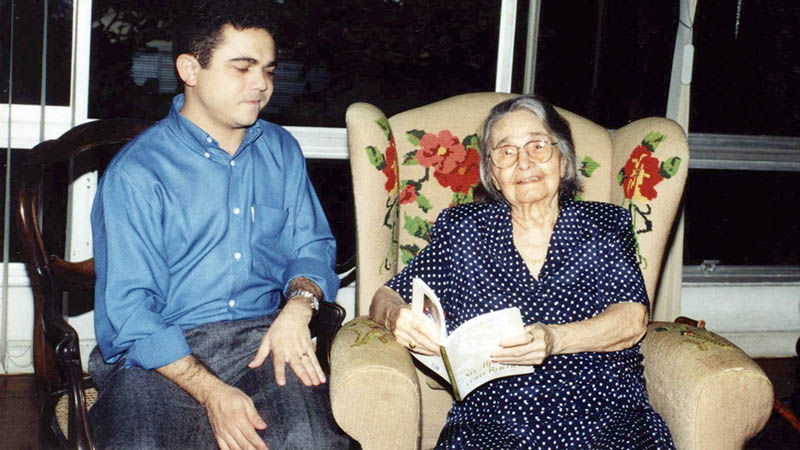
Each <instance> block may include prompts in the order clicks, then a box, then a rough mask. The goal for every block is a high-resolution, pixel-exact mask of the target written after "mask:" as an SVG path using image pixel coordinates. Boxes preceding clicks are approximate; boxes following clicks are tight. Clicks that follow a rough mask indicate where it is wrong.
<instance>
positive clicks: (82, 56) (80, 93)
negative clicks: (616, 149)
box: [0, 0, 800, 279]
mask: <svg viewBox="0 0 800 450" xmlns="http://www.w3.org/2000/svg"><path fill="white" fill-rule="evenodd" d="M520 1H524V0H520ZM92 6H93V2H92V0H73V28H72V67H71V83H70V99H71V104H70V106H47V105H22V104H12V105H9V104H7V103H0V142H3V143H5V144H7V145H9V146H10V147H11V148H32V147H33V146H34V145H36V144H37V143H38V142H39V141H40V139H41V138H44V139H53V138H57V137H58V136H60V135H61V134H63V133H64V132H66V131H67V130H69V129H70V128H72V127H74V126H76V125H79V124H82V123H85V122H88V121H91V120H94V119H92V118H90V117H88V109H89V108H88V106H89V105H88V103H89V68H90V53H91V29H92ZM499 8H500V24H499V25H500V26H499V39H498V53H497V67H496V83H495V91H497V92H510V90H511V83H512V76H513V72H514V70H513V69H514V67H513V64H514V35H515V26H516V21H517V8H518V0H501V2H500V4H499ZM539 8H540V1H539V0H529V14H530V17H529V18H528V23H529V24H531V25H533V26H534V27H535V28H537V29H535V30H533V32H532V33H531V32H529V33H528V34H529V39H528V42H529V43H535V42H536V35H537V33H538V23H539V21H538V12H539ZM534 15H535V16H534ZM530 37H532V38H530ZM527 50H528V52H529V55H528V58H526V66H528V67H527V68H526V69H527V72H526V73H528V74H530V73H532V65H535V63H536V61H535V57H534V58H531V56H530V55H531V53H530V52H531V51H533V52H534V53H532V54H533V55H535V49H527ZM528 76H529V75H528ZM528 76H526V78H525V82H526V83H528V82H529V80H528ZM530 82H531V83H532V80H531V81H530ZM526 86H527V84H526ZM43 118H44V121H45V123H44V128H43V130H44V135H43V136H40V133H41V131H40V125H41V121H42V119H43ZM11 121H13V129H12V127H10V126H9V123H10V122H11ZM286 128H287V129H288V130H289V131H290V132H291V133H292V134H294V136H295V137H296V138H297V140H298V141H299V142H300V145H301V148H302V149H303V153H304V155H305V156H306V157H307V158H319V159H348V153H347V152H348V150H347V132H346V129H345V128H330V127H301V126H288V127H286ZM9 133H11V136H9ZM688 138H689V146H690V149H691V160H690V168H702V169H721V170H781V171H786V170H790V171H800V137H771V136H737V135H727V134H708V133H689V136H688ZM76 184H78V183H76ZM94 193H95V192H94V189H91V188H90V189H86V188H85V185H84V188H82V189H80V190H77V189H76V190H75V192H73V196H72V203H73V205H80V204H84V205H85V204H91V199H92V198H93V196H94ZM76 207H77V208H80V206H76ZM70 228H71V230H72V232H71V234H70V235H71V236H72V238H71V239H70V242H71V245H69V247H70V248H72V249H77V248H82V249H83V250H81V251H77V253H75V252H74V251H73V252H72V254H69V255H68V256H69V257H71V259H81V258H83V257H88V256H90V255H91V244H89V245H88V248H87V245H86V242H87V241H88V242H89V243H90V242H91V231H90V229H89V227H88V224H77V223H75V224H71V226H70ZM78 244H80V245H78ZM87 255H88V256H87ZM696 270H697V268H696V267H695V266H685V267H684V273H685V274H687V276H692V274H693V273H695V274H696ZM732 270H734V269H732ZM735 271H736V272H737V273H739V274H744V275H742V276H757V277H759V279H765V278H767V279H768V278H770V276H771V274H774V276H775V277H777V278H776V279H785V274H786V273H787V271H788V272H790V273H793V274H794V273H797V274H800V266H799V267H786V266H783V267H781V266H774V267H773V266H766V267H765V266H759V267H748V266H741V267H737V268H736V269H735ZM717 273H718V274H720V273H721V272H717ZM748 274H749V275H748ZM704 276H707V277H709V279H711V278H714V275H713V274H712V273H708V272H704ZM727 279H730V277H727Z"/></svg>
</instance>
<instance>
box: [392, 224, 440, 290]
mask: <svg viewBox="0 0 800 450" xmlns="http://www.w3.org/2000/svg"><path fill="white" fill-rule="evenodd" d="M449 211H450V210H448V209H445V210H444V211H442V213H441V214H439V217H438V218H437V219H436V223H435V224H434V225H433V229H432V230H431V242H430V243H429V244H428V245H427V246H425V248H423V249H422V251H420V252H419V253H418V254H417V255H416V256H415V257H414V258H413V259H412V260H411V261H410V262H409V263H408V265H407V266H406V267H405V268H404V269H403V270H402V271H400V273H398V274H397V275H395V276H394V277H393V278H392V279H391V280H389V281H388V282H387V283H386V286H387V287H389V288H391V289H392V290H394V291H395V292H397V293H398V294H400V296H401V297H403V300H405V301H406V303H411V281H412V280H413V279H414V278H421V279H422V280H423V281H424V282H425V283H426V284H427V285H428V286H430V288H431V289H433V292H435V293H436V295H437V296H438V297H439V299H440V300H441V301H442V302H446V298H445V294H446V292H447V291H448V287H449V283H450V281H449V280H450V274H451V273H452V270H451V269H450V267H451V265H452V260H453V259H452V252H451V240H450V235H451V233H450V229H451V222H452V220H451V219H450V212H449Z"/></svg>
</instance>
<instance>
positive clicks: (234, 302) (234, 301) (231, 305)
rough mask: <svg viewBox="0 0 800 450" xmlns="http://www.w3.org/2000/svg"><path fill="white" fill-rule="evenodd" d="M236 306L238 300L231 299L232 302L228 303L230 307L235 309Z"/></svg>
mask: <svg viewBox="0 0 800 450" xmlns="http://www.w3.org/2000/svg"><path fill="white" fill-rule="evenodd" d="M235 304H236V300H234V299H231V301H229V302H228V306H230V307H231V308H233V305H235Z"/></svg>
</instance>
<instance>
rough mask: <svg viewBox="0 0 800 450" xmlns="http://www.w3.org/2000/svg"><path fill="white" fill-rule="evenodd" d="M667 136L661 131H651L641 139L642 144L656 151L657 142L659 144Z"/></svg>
mask: <svg viewBox="0 0 800 450" xmlns="http://www.w3.org/2000/svg"><path fill="white" fill-rule="evenodd" d="M666 138H667V137H666V136H664V135H663V134H661V133H658V132H655V131H651V132H649V133H647V135H646V136H645V137H644V139H642V145H644V146H645V147H647V148H648V149H650V151H651V152H654V151H656V148H657V147H658V144H660V143H661V142H662V141H663V140H664V139H666Z"/></svg>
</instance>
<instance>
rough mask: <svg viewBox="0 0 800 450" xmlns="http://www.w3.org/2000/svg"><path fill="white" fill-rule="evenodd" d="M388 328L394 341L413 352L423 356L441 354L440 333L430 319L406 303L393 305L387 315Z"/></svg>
mask: <svg viewBox="0 0 800 450" xmlns="http://www.w3.org/2000/svg"><path fill="white" fill-rule="evenodd" d="M386 326H387V328H389V330H391V331H392V333H394V339H395V341H397V342H398V343H399V344H400V345H402V346H404V347H408V349H409V350H411V351H412V352H416V353H420V354H423V355H438V354H439V344H437V342H438V340H439V331H438V330H437V329H436V326H435V325H434V324H433V322H431V320H430V319H428V318H427V317H425V316H423V315H422V314H420V313H417V312H414V311H412V310H411V307H410V306H409V305H407V304H405V303H403V304H402V305H393V306H392V307H391V308H389V310H388V313H387V315H386Z"/></svg>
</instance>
